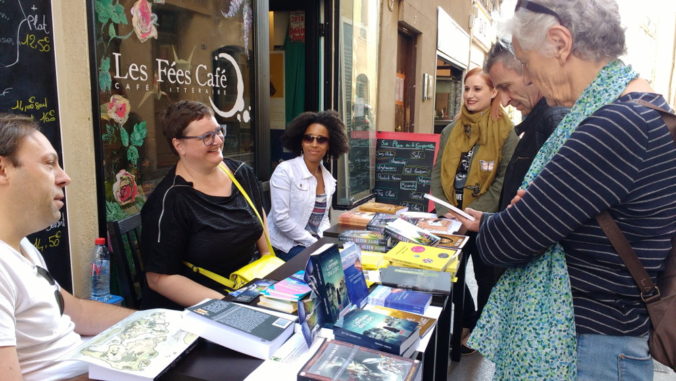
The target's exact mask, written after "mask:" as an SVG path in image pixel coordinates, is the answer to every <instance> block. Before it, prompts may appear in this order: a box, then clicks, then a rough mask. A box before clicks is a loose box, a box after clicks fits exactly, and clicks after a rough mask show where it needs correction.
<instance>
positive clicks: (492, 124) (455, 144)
mask: <svg viewBox="0 0 676 381" xmlns="http://www.w3.org/2000/svg"><path fill="white" fill-rule="evenodd" d="M512 127H513V124H512V121H511V120H509V118H508V117H507V115H506V113H505V112H502V110H501V112H500V116H499V117H498V118H497V119H493V118H491V117H490V108H489V109H487V110H484V111H481V112H477V113H470V112H469V110H467V108H466V107H465V106H464V105H463V106H462V112H461V114H460V118H458V120H457V121H456V122H455V126H454V127H453V130H452V131H451V134H450V135H449V137H448V141H447V142H446V146H445V147H444V156H443V157H442V158H441V160H442V162H441V187H442V188H443V190H444V195H445V196H446V199H447V200H449V201H450V202H451V203H452V204H453V205H456V206H459V205H458V203H457V201H456V199H455V189H454V187H453V183H454V182H455V172H456V171H457V169H458V164H459V163H460V157H461V155H462V153H463V152H469V151H470V150H471V149H472V147H474V145H478V147H477V149H476V151H475V152H474V156H473V157H472V162H471V164H470V167H469V171H468V173H467V181H466V182H465V189H464V191H463V206H467V205H469V204H470V203H472V201H474V200H476V199H477V198H479V197H480V196H481V195H483V194H484V193H486V191H488V188H489V187H490V186H491V184H492V183H493V180H495V176H496V174H497V171H498V167H499V166H500V158H501V157H502V145H503V144H504V142H505V140H506V139H507V136H508V135H509V132H510V131H511V130H512Z"/></svg>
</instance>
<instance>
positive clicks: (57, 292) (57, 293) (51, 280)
mask: <svg viewBox="0 0 676 381" xmlns="http://www.w3.org/2000/svg"><path fill="white" fill-rule="evenodd" d="M35 270H36V271H37V273H38V275H40V276H41V277H43V278H45V279H46V280H47V282H49V284H51V285H52V286H56V280H54V277H53V276H52V274H50V273H49V271H47V269H46V268H44V267H40V266H35ZM54 298H56V304H57V305H58V306H59V312H61V315H63V307H64V301H63V295H61V291H60V290H59V287H56V289H55V290H54Z"/></svg>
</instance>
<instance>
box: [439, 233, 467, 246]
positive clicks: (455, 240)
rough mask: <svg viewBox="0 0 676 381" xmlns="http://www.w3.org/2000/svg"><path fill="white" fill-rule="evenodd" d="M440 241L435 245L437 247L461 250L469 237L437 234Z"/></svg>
mask: <svg viewBox="0 0 676 381" xmlns="http://www.w3.org/2000/svg"><path fill="white" fill-rule="evenodd" d="M437 235H438V236H439V238H441V241H439V243H438V244H437V246H438V247H450V248H457V249H462V248H463V247H465V245H466V244H467V241H469V236H466V235H462V234H437Z"/></svg>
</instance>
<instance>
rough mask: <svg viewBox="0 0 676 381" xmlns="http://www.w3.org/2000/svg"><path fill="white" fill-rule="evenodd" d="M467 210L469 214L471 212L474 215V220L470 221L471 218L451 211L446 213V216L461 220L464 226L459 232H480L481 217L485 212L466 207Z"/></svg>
mask: <svg viewBox="0 0 676 381" xmlns="http://www.w3.org/2000/svg"><path fill="white" fill-rule="evenodd" d="M465 212H467V214H469V215H470V216H472V217H474V221H470V220H469V219H467V218H465V217H463V216H461V215H459V214H455V213H453V212H451V211H449V212H448V213H446V214H445V215H444V217H447V218H455V219H456V220H458V221H460V223H462V227H461V228H460V230H458V233H460V234H465V233H467V232H468V231H471V232H478V231H479V226H481V217H482V216H483V215H484V212H480V211H478V210H474V209H472V208H465Z"/></svg>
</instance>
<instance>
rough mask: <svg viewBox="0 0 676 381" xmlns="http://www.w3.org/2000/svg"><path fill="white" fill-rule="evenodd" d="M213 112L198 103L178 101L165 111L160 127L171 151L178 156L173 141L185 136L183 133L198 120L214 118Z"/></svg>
mask: <svg viewBox="0 0 676 381" xmlns="http://www.w3.org/2000/svg"><path fill="white" fill-rule="evenodd" d="M213 115H214V113H213V111H211V109H210V108H209V107H207V106H206V105H205V104H204V103H201V102H197V101H187V100H184V101H178V102H176V103H174V104H172V105H170V106H169V107H167V109H166V110H164V114H162V119H161V122H160V126H161V127H162V132H163V133H164V137H165V138H166V139H167V142H168V143H169V148H171V151H172V152H173V153H174V154H176V155H178V152H176V148H174V144H173V143H172V140H173V139H175V138H180V137H182V136H183V131H185V129H186V128H187V127H188V125H189V124H190V123H192V122H194V121H196V120H201V119H202V118H204V117H212V116H213Z"/></svg>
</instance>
